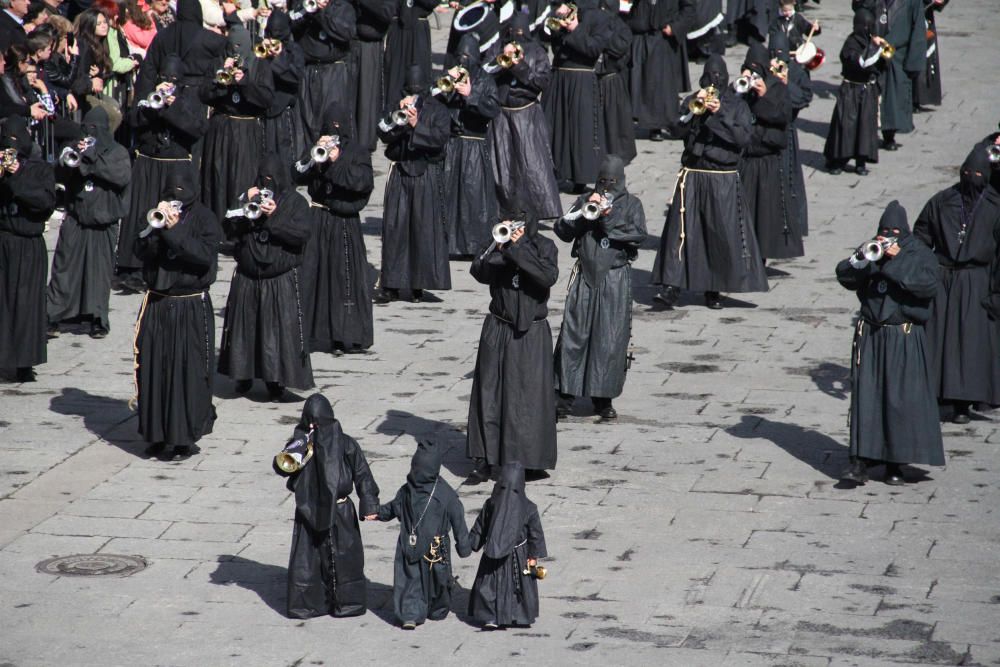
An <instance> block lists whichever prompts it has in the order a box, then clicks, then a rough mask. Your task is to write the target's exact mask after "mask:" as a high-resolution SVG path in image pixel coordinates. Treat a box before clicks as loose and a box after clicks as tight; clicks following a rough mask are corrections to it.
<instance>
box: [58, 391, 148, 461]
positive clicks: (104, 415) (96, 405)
mask: <svg viewBox="0 0 1000 667" xmlns="http://www.w3.org/2000/svg"><path fill="white" fill-rule="evenodd" d="M49 409H50V410H52V411H53V412H57V413H59V414H61V415H74V416H77V417H83V425H84V427H85V428H86V429H87V430H88V431H90V432H91V433H93V434H94V435H96V436H97V437H99V438H101V439H102V440H104V441H106V442H108V443H110V444H112V445H114V446H115V447H118V448H119V449H121V450H123V451H125V452H128V453H129V454H132V455H134V456H138V457H141V458H146V455H145V453H144V450H145V448H146V445H147V443H146V442H144V441H143V440H142V439H141V438H140V437H139V434H138V433H137V432H136V430H135V429H136V426H137V423H133V424H131V425H130V427H129V428H122V425H123V424H125V422H129V421H132V420H133V419H137V415H136V413H134V412H132V411H131V410H129V407H128V401H124V400H122V399H120V398H109V397H107V396H98V395H97V394H91V393H89V392H86V391H83V390H82V389H76V388H74V387H65V388H63V390H62V393H61V394H60V395H58V396H53V397H52V400H51V401H49Z"/></svg>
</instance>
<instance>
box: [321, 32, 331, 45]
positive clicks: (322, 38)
mask: <svg viewBox="0 0 1000 667" xmlns="http://www.w3.org/2000/svg"><path fill="white" fill-rule="evenodd" d="M328 39H330V36H329V35H327V34H326V30H320V31H319V41H321V42H325V41H326V40H328Z"/></svg>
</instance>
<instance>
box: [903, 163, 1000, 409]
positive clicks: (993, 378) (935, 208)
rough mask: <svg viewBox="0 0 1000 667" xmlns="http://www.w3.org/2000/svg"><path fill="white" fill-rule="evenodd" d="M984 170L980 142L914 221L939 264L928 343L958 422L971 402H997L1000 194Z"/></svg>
mask: <svg viewBox="0 0 1000 667" xmlns="http://www.w3.org/2000/svg"><path fill="white" fill-rule="evenodd" d="M989 177H990V162H989V158H988V157H987V154H986V151H984V150H982V149H980V148H979V147H978V146H977V147H976V148H974V149H973V150H972V152H970V153H969V156H968V157H967V158H966V159H965V162H964V163H963V164H962V169H961V172H960V173H959V182H958V183H957V184H956V185H953V186H951V187H950V188H947V189H945V190H942V191H941V192H939V193H937V194H936V195H934V196H933V197H931V199H930V201H928V202H927V204H926V205H925V206H924V209H923V211H921V212H920V216H919V217H918V218H917V222H916V224H914V226H913V235H914V236H916V237H917V238H918V239H920V240H921V241H923V242H924V243H925V244H926V245H927V246H928V247H929V248H930V249H931V250H933V251H934V254H935V255H936V256H937V260H938V264H939V265H940V267H941V274H940V280H939V282H938V288H937V295H936V296H935V298H934V308H933V310H932V316H931V318H930V320H928V322H927V327H926V329H927V344H928V347H929V348H930V351H931V359H932V368H933V370H934V375H935V377H936V378H937V384H936V385H935V388H936V390H937V397H938V403H939V404H941V405H942V406H943V407H944V408H945V410H946V411H950V412H951V415H950V417H951V419H952V421H953V422H955V423H956V424H968V423H969V408H970V407H971V405H972V404H975V403H980V404H984V405H1000V318H996V315H998V314H1000V310H993V301H992V299H991V298H990V297H991V294H990V291H991V284H990V283H991V272H992V271H994V270H995V269H994V268H993V266H994V262H995V258H996V256H997V248H998V246H997V240H996V234H997V232H996V230H997V229H1000V193H998V192H997V191H996V190H994V189H993V188H992V187H991V186H990V185H989Z"/></svg>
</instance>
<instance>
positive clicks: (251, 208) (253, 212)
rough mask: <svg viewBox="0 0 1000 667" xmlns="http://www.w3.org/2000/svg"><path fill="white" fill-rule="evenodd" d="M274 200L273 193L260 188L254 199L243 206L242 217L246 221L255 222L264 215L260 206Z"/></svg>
mask: <svg viewBox="0 0 1000 667" xmlns="http://www.w3.org/2000/svg"><path fill="white" fill-rule="evenodd" d="M273 200H274V193H273V192H272V191H270V190H268V189H267V188H261V190H260V192H259V193H258V195H257V196H256V197H254V198H253V199H251V200H250V201H248V202H247V203H246V204H244V205H243V217H244V218H246V219H247V220H257V219H258V218H260V216H262V215H263V214H264V211H263V210H262V209H261V204H263V203H264V202H268V201H273Z"/></svg>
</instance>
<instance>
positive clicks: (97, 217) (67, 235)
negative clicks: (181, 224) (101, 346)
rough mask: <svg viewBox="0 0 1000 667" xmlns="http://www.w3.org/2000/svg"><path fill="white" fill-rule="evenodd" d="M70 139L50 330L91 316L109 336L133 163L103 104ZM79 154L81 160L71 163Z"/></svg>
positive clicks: (49, 302) (96, 334)
mask: <svg viewBox="0 0 1000 667" xmlns="http://www.w3.org/2000/svg"><path fill="white" fill-rule="evenodd" d="M90 139H92V140H93V141H89V140H90ZM68 144H69V145H67V146H66V147H65V148H63V151H62V155H63V156H68V157H67V158H64V159H61V164H62V165H63V166H62V167H61V169H60V175H59V176H60V178H59V181H60V182H61V183H62V184H63V186H64V187H65V188H66V199H67V201H68V203H67V206H66V217H65V218H63V221H62V224H61V225H60V226H59V240H58V241H57V242H56V249H55V253H54V254H53V257H52V272H51V277H50V278H49V288H48V292H47V293H46V311H47V313H48V331H49V336H50V337H53V336H58V335H59V323H60V322H63V321H65V320H69V319H72V318H76V317H88V316H89V317H90V337H91V338H104V337H105V336H107V335H108V331H109V329H110V324H109V322H108V302H109V301H110V299H111V274H112V273H113V272H114V265H115V242H116V241H117V238H118V221H119V220H121V218H122V216H124V215H125V214H126V213H127V207H128V201H129V196H128V185H129V182H130V180H131V178H132V165H131V163H130V162H129V159H128V151H127V150H126V149H125V147H124V146H122V145H121V144H119V143H117V142H116V141H115V138H114V135H113V134H112V132H111V124H110V121H109V120H108V114H107V112H105V111H104V108H103V107H99V106H98V107H94V108H93V109H91V110H90V111H88V112H87V114H86V115H85V116H84V117H83V127H82V132H79V133H77V136H76V137H73V138H72V139H70V141H69V142H68ZM66 149H69V152H67V150H66ZM74 154H75V156H78V158H79V162H78V163H77V164H75V166H70V165H73V160H72V158H73V157H74Z"/></svg>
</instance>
